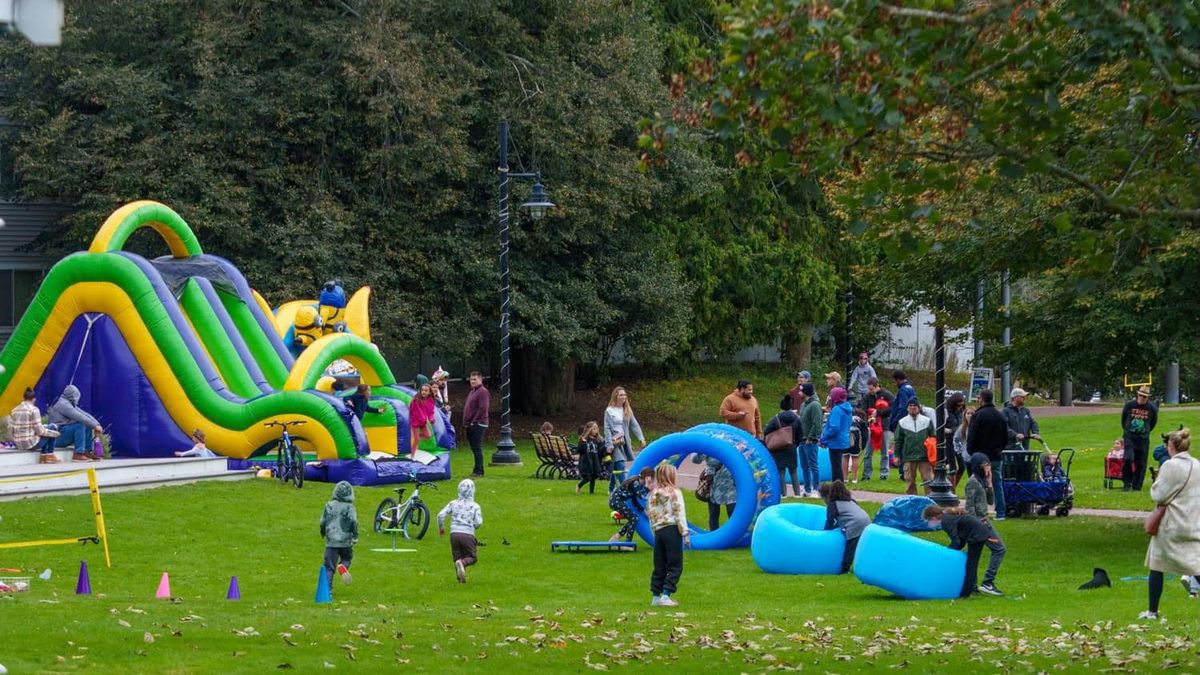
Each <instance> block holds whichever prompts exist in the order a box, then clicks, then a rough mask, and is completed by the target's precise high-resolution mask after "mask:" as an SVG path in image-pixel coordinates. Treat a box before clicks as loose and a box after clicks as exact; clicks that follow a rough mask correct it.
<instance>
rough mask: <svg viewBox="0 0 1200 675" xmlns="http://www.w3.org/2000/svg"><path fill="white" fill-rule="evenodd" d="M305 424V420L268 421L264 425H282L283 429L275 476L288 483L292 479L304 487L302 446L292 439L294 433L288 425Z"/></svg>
mask: <svg viewBox="0 0 1200 675" xmlns="http://www.w3.org/2000/svg"><path fill="white" fill-rule="evenodd" d="M301 424H304V420H298V421H295V422H267V423H265V424H263V426H264V427H280V428H281V429H282V430H283V431H282V433H281V434H280V436H279V445H278V447H277V449H276V454H275V477H276V478H278V479H279V482H281V483H283V484H285V485H286V484H287V482H288V481H291V482H292V483H294V484H295V485H296V488H297V489H299V488H302V487H304V455H303V454H302V453H301V452H300V448H299V447H297V445H296V444H295V443H294V442H293V441H292V435H291V434H289V433H288V427H295V426H300V425H301Z"/></svg>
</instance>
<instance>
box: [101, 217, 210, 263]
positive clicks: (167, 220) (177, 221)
mask: <svg viewBox="0 0 1200 675" xmlns="http://www.w3.org/2000/svg"><path fill="white" fill-rule="evenodd" d="M152 222H159V223H162V224H163V225H166V226H167V227H168V228H170V230H171V231H172V232H174V233H175V234H176V235H178V237H179V239H180V241H182V242H183V246H184V248H186V249H187V252H188V255H201V254H203V253H204V250H203V249H201V248H200V240H199V239H197V238H196V233H195V232H192V228H191V226H189V225H188V224H187V221H185V220H184V219H183V217H182V216H180V215H179V214H178V213H175V212H174V211H173V210H171V209H170V208H169V207H167V206H166V205H164V204H146V205H145V206H139V207H138V208H137V209H135V210H134V211H133V213H130V214H129V216H127V217H126V218H125V220H122V221H121V224H120V225H118V226H117V230H116V232H114V233H113V235H112V237H111V238H110V239H109V240H108V244H107V245H105V248H104V250H105V251H109V252H112V251H120V250H122V249H123V248H125V242H126V241H128V240H129V237H130V236H131V235H133V233H134V232H137V231H138V228H140V227H142V226H143V225H145V224H146V223H152Z"/></svg>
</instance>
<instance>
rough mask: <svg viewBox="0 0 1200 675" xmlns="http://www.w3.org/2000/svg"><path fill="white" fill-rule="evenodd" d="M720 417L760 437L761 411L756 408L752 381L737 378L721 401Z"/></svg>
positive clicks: (731, 424) (756, 400) (729, 423)
mask: <svg viewBox="0 0 1200 675" xmlns="http://www.w3.org/2000/svg"><path fill="white" fill-rule="evenodd" d="M719 413H720V415H721V419H722V420H723V421H724V422H725V423H726V424H728V425H730V426H734V427H737V428H738V429H741V430H742V431H745V432H746V433H748V434H750V435H751V436H753V437H755V438H762V435H763V432H762V413H761V412H759V410H758V399H756V398H754V383H753V382H751V381H750V380H738V383H737V387H735V388H734V390H733V392H731V393H730V394H729V395H728V396H726V397H725V400H723V401H721V409H720V411H719Z"/></svg>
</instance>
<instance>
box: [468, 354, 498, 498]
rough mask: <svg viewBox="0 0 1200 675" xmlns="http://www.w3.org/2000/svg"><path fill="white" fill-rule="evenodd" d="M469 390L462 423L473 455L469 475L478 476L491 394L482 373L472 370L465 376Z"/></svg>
mask: <svg viewBox="0 0 1200 675" xmlns="http://www.w3.org/2000/svg"><path fill="white" fill-rule="evenodd" d="M467 382H468V383H469V384H470V385H471V391H470V392H468V393H467V402H466V403H464V404H463V424H465V425H466V426H467V442H468V443H470V444H471V454H472V455H474V456H475V468H474V469H473V470H472V471H471V476H472V477H475V478H478V477H480V476H482V475H483V436H484V434H486V433H487V428H488V409H489V408H491V407H492V394H491V392H489V391H488V388H487V387H485V386H483V375H482V374H481V373H480V372H479V371H478V370H476V371H473V372H472V373H471V374H470V376H468V377H467Z"/></svg>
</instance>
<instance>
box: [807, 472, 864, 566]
mask: <svg viewBox="0 0 1200 675" xmlns="http://www.w3.org/2000/svg"><path fill="white" fill-rule="evenodd" d="M817 491H818V492H819V493H820V494H821V499H823V500H825V529H826V530H832V529H833V528H835V527H836V528H838V529H840V530H841V531H842V534H844V535H846V548H845V550H844V551H843V552H842V574H845V573H847V572H849V571H850V564H851V563H853V562H854V551H855V550H856V549H857V548H858V538H859V537H861V536H862V533H863V530H865V529H867V525H870V524H871V516H869V515H867V512H866V511H864V510H863V508H862V507H861V506H859V505H858V502H856V501H854V497H853V496H852V495H851V494H850V490H848V489H847V488H846V483H845V482H843V481H840V480H835V481H833V482H832V483H821V487H820V488H819V489H818V490H817Z"/></svg>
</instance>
